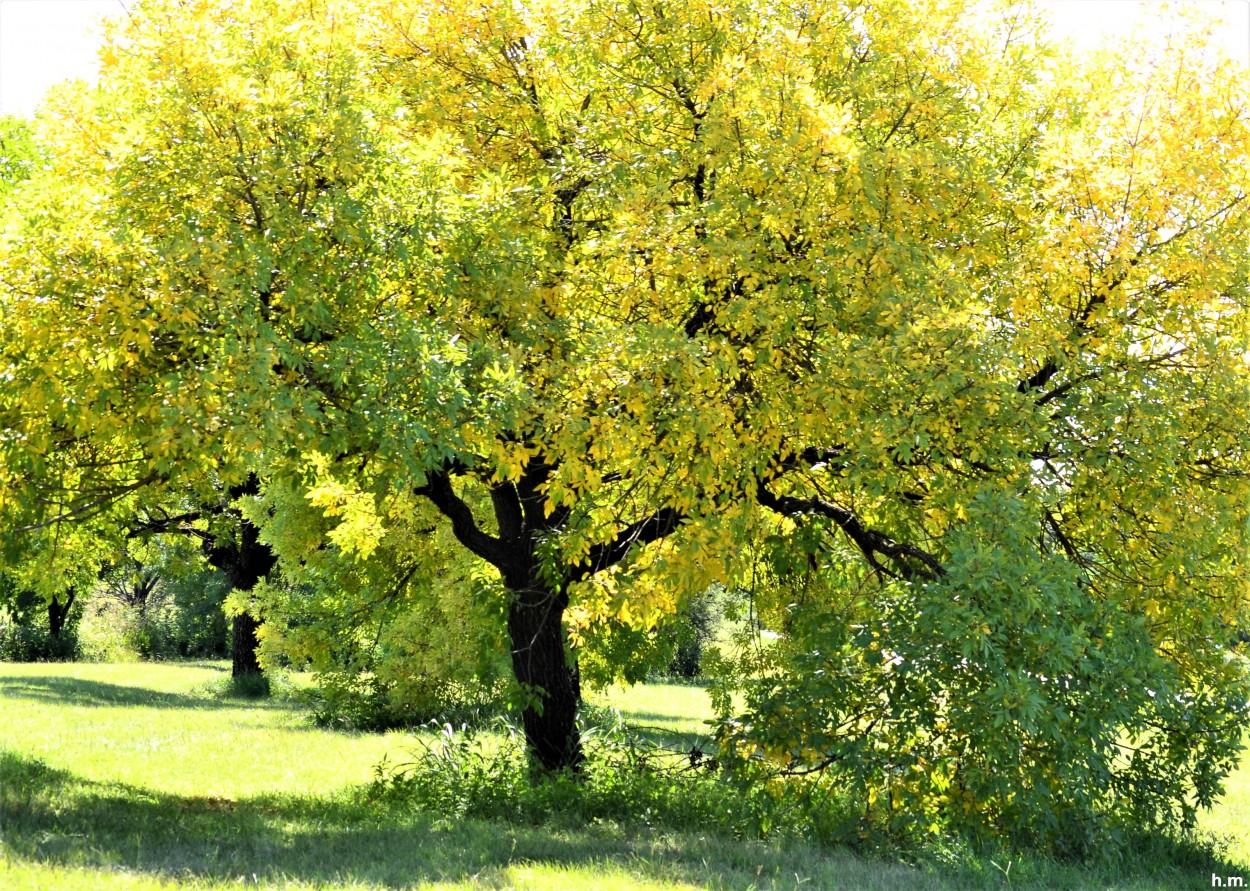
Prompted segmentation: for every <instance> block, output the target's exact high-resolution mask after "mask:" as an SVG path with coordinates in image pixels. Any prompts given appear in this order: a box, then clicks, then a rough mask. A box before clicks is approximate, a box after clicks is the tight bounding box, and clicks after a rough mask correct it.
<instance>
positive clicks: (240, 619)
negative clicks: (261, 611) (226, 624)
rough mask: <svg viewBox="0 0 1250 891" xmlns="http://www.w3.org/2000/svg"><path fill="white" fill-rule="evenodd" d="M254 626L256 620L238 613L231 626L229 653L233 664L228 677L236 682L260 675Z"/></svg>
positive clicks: (245, 614)
mask: <svg viewBox="0 0 1250 891" xmlns="http://www.w3.org/2000/svg"><path fill="white" fill-rule="evenodd" d="M256 626H257V622H256V619H254V618H253V617H252V616H250V615H249V614H247V613H239V614H238V615H237V616H235V617H234V621H233V622H232V624H231V652H232V653H233V657H234V662H233V665H232V666H231V669H230V675H231V676H232V677H233V678H235V679H236V680H237V679H239V678H242V677H244V676H245V675H259V674H261V673H262V672H261V668H260V662H259V661H258V660H257V658H256V644H257V640H256Z"/></svg>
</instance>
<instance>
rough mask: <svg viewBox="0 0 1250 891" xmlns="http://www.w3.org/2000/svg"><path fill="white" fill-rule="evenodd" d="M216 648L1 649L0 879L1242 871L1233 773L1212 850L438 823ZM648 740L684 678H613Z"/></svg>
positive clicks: (671, 879) (384, 749)
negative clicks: (1036, 853) (94, 652)
mask: <svg viewBox="0 0 1250 891" xmlns="http://www.w3.org/2000/svg"><path fill="white" fill-rule="evenodd" d="M224 671H225V668H224V666H223V665H220V664H216V663H183V664H170V663H163V664H151V663H139V664H127V665H12V664H0V889H4V891H10V889H13V891H18V889H38V891H49V889H50V891H61V889H66V891H79V889H97V888H100V889H142V891H148V889H184V888H197V889H198V888H204V889H208V888H212V889H226V888H230V889H237V888H240V887H263V888H284V889H308V888H354V889H400V888H439V889H453V888H463V889H468V888H533V889H557V891H562V889H595V891H599V889H604V891H613V889H627V888H629V889H633V888H641V889H670V891H671V889H690V888H723V889H735V891H739V889H740V891H748V889H753V891H764V889H835V888H844V889H864V891H873V889H909V891H911V889H922V891H925V889H929V891H955V889H969V891H971V889H984V888H1016V889H1041V888H1054V889H1061V888H1062V889H1075V888H1097V889H1134V891H1146V889H1158V891H1165V889H1166V891H1176V889H1183V888H1207V887H1210V876H1211V873H1212V872H1218V873H1220V874H1221V875H1238V874H1240V875H1243V876H1246V877H1247V878H1250V856H1247V855H1248V853H1250V848H1248V846H1247V837H1248V836H1250V776H1248V775H1247V772H1246V771H1245V770H1244V769H1243V770H1242V771H1241V772H1239V773H1238V774H1237V775H1236V776H1235V777H1233V780H1232V782H1231V783H1230V786H1229V790H1230V791H1229V795H1228V796H1227V797H1226V799H1225V800H1224V801H1223V802H1222V803H1221V805H1220V806H1219V808H1217V810H1216V811H1215V812H1213V813H1212V814H1211V815H1210V816H1209V818H1208V821H1207V825H1208V827H1209V828H1211V829H1213V830H1215V831H1221V832H1225V833H1230V834H1232V835H1233V836H1235V837H1234V839H1233V840H1232V842H1231V845H1230V847H1229V854H1228V856H1227V858H1226V859H1224V860H1212V859H1210V858H1209V857H1207V856H1205V855H1204V854H1203V852H1201V851H1199V850H1196V849H1191V848H1174V847H1171V846H1168V845H1166V844H1163V843H1160V844H1159V845H1158V846H1157V848H1155V849H1147V850H1144V851H1136V852H1134V853H1133V854H1131V855H1118V856H1117V857H1109V858H1108V859H1107V861H1106V862H1105V863H1100V864H1099V865H1097V866H1088V865H1087V866H1084V867H1077V866H1070V865H1062V864H1055V863H1052V862H1048V861H1044V860H1037V859H1032V860H1026V861H1024V862H1015V863H1012V864H1011V866H1010V869H1009V870H1008V869H1007V864H1002V865H1001V868H1000V867H999V866H996V865H995V864H993V863H991V862H990V861H989V860H988V859H986V858H978V857H974V856H971V855H967V854H958V855H956V854H953V853H951V854H947V855H942V854H941V853H940V852H934V854H933V856H931V857H928V858H927V859H926V860H925V862H924V863H922V864H920V865H914V866H909V865H906V864H903V863H897V862H887V861H882V860H873V859H867V858H862V857H858V856H855V855H853V854H852V853H850V852H846V851H833V852H829V851H819V850H815V849H812V848H808V847H805V846H803V845H798V844H786V845H781V844H772V843H762V842H755V841H742V840H734V839H726V838H718V837H715V836H713V835H710V834H708V833H704V832H700V831H699V829H698V827H689V828H687V829H685V830H684V831H674V830H671V829H661V828H653V827H648V826H646V825H644V824H642V823H640V824H637V825H630V826H619V825H615V824H611V823H604V824H599V825H592V826H585V827H576V826H574V827H569V826H567V825H559V826H555V825H552V826H522V825H510V824H504V823H488V822H482V821H475V820H460V821H448V820H443V819H440V818H439V816H438V815H434V814H421V813H415V812H413V811H412V810H411V809H405V808H401V807H397V806H390V805H386V806H384V805H380V804H375V803H368V802H366V800H365V799H363V798H362V797H361V796H360V795H358V794H353V789H354V788H356V787H359V785H360V784H361V783H363V782H365V781H367V780H368V779H369V778H370V776H371V771H372V768H373V765H374V764H376V763H377V762H378V761H379V760H380V759H381V758H382V757H383V756H384V755H385V756H388V757H389V758H390V759H391V760H392V761H397V760H398V761H403V760H405V759H407V758H408V751H409V750H410V749H411V747H412V744H413V740H412V738H411V736H406V735H403V734H397V733H392V734H385V735H383V734H349V733H342V732H333V731H327V730H320V729H316V728H314V727H313V726H312V725H311V724H310V723H309V721H308V720H307V718H306V716H305V715H304V714H303V713H302V711H301V710H300V708H299V707H298V705H296V704H295V702H294V701H292V700H282V699H280V698H279V699H275V700H269V701H259V702H257V701H247V700H239V699H230V698H225V697H222V696H221V695H219V694H218V693H216V692H215V691H216V690H217V689H219V688H220V687H221V680H222V678H223V677H224ZM599 702H600V703H601V704H603V703H606V704H611V705H613V706H615V707H616V708H618V709H620V710H621V711H622V713H623V715H624V716H625V717H626V719H627V720H628V721H630V722H632V723H635V724H637V725H641V726H644V727H646V728H650V729H649V730H648V732H649V733H650V735H652V737H653V738H655V739H659V740H670V741H676V742H685V741H688V740H697V739H698V738H699V737H700V736H705V734H706V727H705V726H704V725H703V724H702V723H701V722H702V721H703V719H704V718H705V717H706V715H707V702H706V694H705V693H704V691H703V690H702V689H701V688H699V687H694V686H681V685H649V686H646V687H643V688H635V689H632V690H612V691H609V692H608V693H607V694H605V695H604V696H602V697H600V699H599Z"/></svg>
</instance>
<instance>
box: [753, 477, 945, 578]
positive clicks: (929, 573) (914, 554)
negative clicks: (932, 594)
mask: <svg viewBox="0 0 1250 891" xmlns="http://www.w3.org/2000/svg"><path fill="white" fill-rule="evenodd" d="M755 497H756V500H757V501H758V502H759V503H760V504H761V505H762V506H763V507H766V508H768V509H770V510H773V511H776V512H777V513H779V514H781V515H783V516H786V517H796V516H802V515H804V514H818V515H820V516H823V517H828V518H829V519H831V520H833V522H834V523H836V524H837V525H838V528H839V529H841V530H842V531H843V532H845V533H846V535H847V537H848V538H850V539H851V541H853V542H855V545H856V546H857V547H858V548H859V549H860V551H861V552H862V553H863V555H864V558H865V559H866V560H867V561H868V563H869V564H870V565H871V566H872V568H873V569H875V570H877V571H878V572H883V573H887V574H890V575H893V573H889V571H888V570H887V569H886V568H885V567H884V566H883V565H882V564H881V561H880V560H879V559H877V556H878V555H881V556H883V557H888V558H889V559H890V560H891V561H893V563H894V565H895V566H896V567H897V568H898V574H899V575H901V576H902V577H903V578H905V579H915V578H921V579H927V580H929V581H932V580H934V579H936V578H938V577H939V576H943V575H945V574H946V570H945V569H944V568H943V566H942V564H941V562H939V561H938V559H937V558H936V557H934V556H933V555H932V554H930V553H929V552H928V551H925V550H922V549H921V548H918V547H916V546H915V545H913V544H907V543H906V542H899V541H895V540H894V539H892V538H890V537H889V536H888V535H885V534H884V533H881V532H878V531H877V530H875V529H869V528H867V527H866V526H864V524H863V522H862V521H861V520H860V519H859V517H857V516H855V514H854V513H853V512H852V511H849V510H847V509H846V508H844V507H838V506H837V505H836V504H830V503H829V502H828V501H823V500H821V499H819V498H795V497H794V496H793V495H775V494H773V493H772V492H770V491H769V490H768V487H767V486H766V485H764V483H762V482H761V483H759V484H758V485H757V486H756V495H755ZM917 564H919V565H917Z"/></svg>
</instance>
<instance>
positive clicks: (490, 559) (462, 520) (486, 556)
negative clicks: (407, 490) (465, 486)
mask: <svg viewBox="0 0 1250 891" xmlns="http://www.w3.org/2000/svg"><path fill="white" fill-rule="evenodd" d="M414 494H417V495H424V496H425V497H426V498H428V499H429V500H430V502H431V503H432V504H433V505H434V506H435V507H437V508H438V509H439V511H440V512H441V513H442V514H443V516H445V517H447V519H449V520H451V531H452V534H454V535H455V536H456V540H457V541H459V542H460V543H461V544H462V545H464V546H465V547H466V548H468V549H469V550H470V551H471V552H473V553H474V554H476V555H477V556H479V557H481V558H482V559H483V560H485V561H486V562H487V563H489V564H491V565H492V566H494V567H496V568H497V569H502V568H503V566H504V564H505V563H507V553H506V549H505V548H504V545H503V542H501V541H500V540H499V539H497V538H495V537H494V536H492V535H487V534H486V533H485V532H483V531H482V530H481V529H479V528H478V525H477V521H476V520H475V519H474V518H473V511H472V510H471V509H470V508H469V505H467V504H466V503H465V502H464V500H463V499H461V498H460V496H459V495H457V494H456V491H455V489H453V488H452V485H451V474H450V473H448V472H447V471H445V470H440V471H437V472H431V473H430V474H429V475H428V476H427V479H426V484H425V485H424V486H420V487H418V488H417V489H415V490H414Z"/></svg>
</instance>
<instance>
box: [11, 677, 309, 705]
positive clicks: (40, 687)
mask: <svg viewBox="0 0 1250 891" xmlns="http://www.w3.org/2000/svg"><path fill="white" fill-rule="evenodd" d="M4 697H13V698H21V699H33V700H35V701H37V702H46V703H56V704H59V705H83V706H106V707H112V706H119V707H129V706H142V707H147V708H196V709H199V708H209V709H219V708H239V707H240V706H242V705H244V704H246V705H247V706H248V707H251V708H256V707H259V708H279V709H290V708H293V707H295V706H294V704H293V703H291V702H290V701H287V700H282V699H259V700H258V699H251V698H247V699H245V698H239V697H229V696H221V697H217V696H211V695H210V696H206V695H204V694H203V693H202V692H198V691H197V692H189V693H166V692H163V691H159V690H151V689H148V688H146V687H131V686H128V685H125V684H108V683H104V682H102V681H89V680H83V679H81V678H67V677H60V676H57V675H46V676H39V675H34V676H30V675H24V676H21V677H0V698H4Z"/></svg>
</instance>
